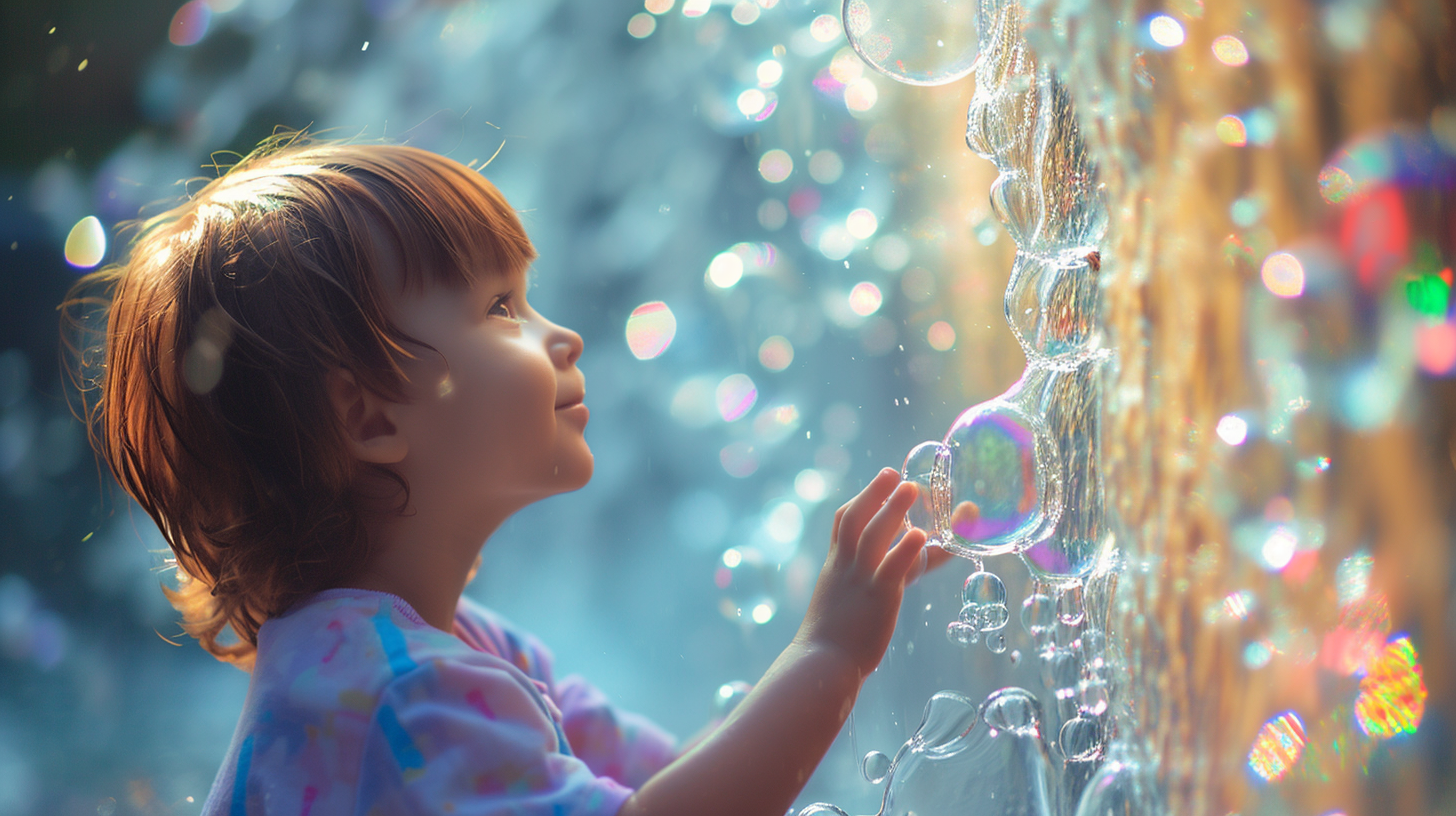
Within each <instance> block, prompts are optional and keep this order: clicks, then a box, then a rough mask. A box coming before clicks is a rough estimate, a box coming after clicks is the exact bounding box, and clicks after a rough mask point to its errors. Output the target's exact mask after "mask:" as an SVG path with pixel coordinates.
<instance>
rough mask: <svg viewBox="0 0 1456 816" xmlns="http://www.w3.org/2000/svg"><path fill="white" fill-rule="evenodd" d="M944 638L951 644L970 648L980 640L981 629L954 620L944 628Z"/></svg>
mask: <svg viewBox="0 0 1456 816" xmlns="http://www.w3.org/2000/svg"><path fill="white" fill-rule="evenodd" d="M945 636H946V637H947V638H949V639H950V642H951V643H957V644H960V645H961V646H970V645H971V644H973V643H975V642H976V641H978V640H980V639H981V629H980V627H978V626H975V625H974V624H969V623H966V622H964V621H959V620H954V621H951V622H950V624H949V625H947V626H946V627H945Z"/></svg>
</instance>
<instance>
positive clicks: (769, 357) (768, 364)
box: [758, 334, 794, 371]
mask: <svg viewBox="0 0 1456 816" xmlns="http://www.w3.org/2000/svg"><path fill="white" fill-rule="evenodd" d="M758 362H759V364H760V365H762V366H763V367H764V368H766V369H768V370H769V371H783V370H784V369H786V368H788V367H789V364H790V363H792V362H794V344H793V343H790V342H789V339H788V338H787V337H784V336H782V335H778V334H775V335H774V336H772V337H770V338H768V339H766V340H764V341H763V343H762V344H760V345H759V347H758Z"/></svg>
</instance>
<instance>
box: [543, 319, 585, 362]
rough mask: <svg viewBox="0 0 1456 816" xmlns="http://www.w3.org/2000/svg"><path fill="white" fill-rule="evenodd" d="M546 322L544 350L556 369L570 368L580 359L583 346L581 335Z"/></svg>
mask: <svg viewBox="0 0 1456 816" xmlns="http://www.w3.org/2000/svg"><path fill="white" fill-rule="evenodd" d="M546 322H547V324H548V327H547V330H546V350H547V352H548V353H549V354H550V355H551V362H552V363H554V364H555V365H556V367H557V368H570V367H571V366H573V365H575V364H576V361H577V359H578V358H580V357H581V350H582V347H583V345H584V344H583V342H582V339H581V335H579V334H577V333H576V332H574V331H572V330H571V329H568V328H566V327H565V326H558V325H556V324H555V323H552V322H551V321H549V320H548V321H546Z"/></svg>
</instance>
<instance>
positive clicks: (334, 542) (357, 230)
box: [63, 137, 535, 669]
mask: <svg viewBox="0 0 1456 816" xmlns="http://www.w3.org/2000/svg"><path fill="white" fill-rule="evenodd" d="M136 229H137V233H136V237H135V238H134V239H133V240H132V242H131V245H130V250H129V253H128V258H127V260H126V261H124V262H123V263H120V264H118V265H115V266H112V267H109V268H106V269H103V270H101V271H99V272H96V273H94V274H92V275H89V276H87V277H86V278H84V279H82V281H81V282H79V283H78V284H77V287H76V288H75V289H73V290H72V292H71V295H70V296H69V297H68V299H67V301H66V304H64V306H63V313H64V314H65V315H66V320H67V322H68V323H69V325H70V326H71V327H72V328H73V329H77V330H80V331H82V332H84V331H85V330H86V328H87V327H88V325H98V324H99V323H100V322H101V321H102V320H103V319H104V325H105V330H104V336H102V337H101V338H100V340H101V343H100V344H95V343H91V344H88V343H86V342H84V339H83V341H82V342H79V343H77V342H74V341H73V342H72V343H71V344H70V348H71V350H72V351H73V353H76V354H77V356H76V357H75V358H74V359H73V361H72V362H73V365H72V371H73V375H74V376H75V377H76V381H77V384H78V385H79V386H80V388H81V394H82V407H83V410H84V413H85V418H86V420H87V422H88V426H89V431H90V436H91V442H92V445H93V446H94V447H95V448H96V450H97V451H98V452H99V453H100V454H101V455H102V456H103V457H104V458H105V460H106V462H107V464H108V465H109V466H110V468H111V471H112V473H113V474H115V476H116V479H117V481H119V482H120V483H121V485H122V487H123V488H125V489H126V491H127V492H128V493H129V494H131V496H132V497H133V498H134V499H136V501H137V503H138V504H140V505H141V507H142V508H143V509H145V510H146V512H147V513H148V515H150V516H151V517H152V519H153V520H154V521H155V522H156V523H157V526H158V527H159V528H160V529H161V532H162V535H163V536H164V537H165V538H166V541H167V543H168V545H170V547H171V549H172V552H173V554H174V555H175V558H176V564H177V571H178V588H177V589H175V590H174V589H169V588H167V587H163V592H165V593H166V594H167V597H168V599H169V600H170V601H171V602H172V604H173V605H174V606H175V607H176V608H177V609H178V610H179V611H180V612H181V613H182V615H183V628H184V629H185V630H186V631H187V632H188V633H189V634H191V635H192V636H194V637H196V638H197V640H198V641H199V642H200V643H201V644H202V647H203V648H204V649H206V650H207V651H208V652H210V653H211V654H212V655H214V656H215V657H217V658H218V659H220V660H225V661H227V662H230V663H234V664H236V665H238V666H240V667H242V668H244V669H246V668H249V667H250V666H251V664H252V659H253V656H254V653H255V649H256V645H257V633H258V627H259V626H260V625H262V623H263V621H265V620H267V619H268V618H270V617H273V616H275V615H278V614H280V613H282V612H284V611H285V610H287V609H288V608H289V607H290V606H291V605H293V604H294V603H295V602H297V601H298V600H299V599H301V598H303V597H306V596H307V595H310V594H312V593H314V592H317V591H319V590H322V589H325V588H328V587H330V586H336V585H339V584H340V583H341V582H343V581H347V580H348V578H349V577H350V571H351V568H356V567H357V566H359V565H361V564H362V563H363V561H364V560H365V558H366V557H367V556H368V554H369V541H368V536H367V534H366V529H365V526H364V524H363V512H364V510H365V509H366V506H365V501H366V500H365V499H364V498H363V497H361V496H360V495H359V494H358V492H357V490H356V488H357V485H358V477H359V475H360V472H361V468H362V467H364V466H363V465H361V464H360V463H358V462H357V461H356V460H354V459H353V457H351V456H350V455H349V453H348V450H347V448H346V447H345V440H344V436H343V432H342V430H341V428H340V426H339V423H338V419H337V417H336V416H335V413H334V409H333V407H332V404H331V402H330V399H329V397H328V394H327V392H326V386H325V383H326V380H327V376H328V374H329V372H331V371H333V370H336V369H345V370H348V371H350V372H352V373H353V374H354V376H355V377H356V378H357V380H358V382H359V384H360V385H361V386H362V387H365V388H368V389H370V390H373V391H375V392H377V393H379V394H382V395H385V396H387V397H389V398H391V399H403V398H404V397H403V393H404V390H403V386H404V375H403V373H402V372H401V369H400V368H399V364H398V363H399V360H400V358H401V357H402V356H408V355H409V354H410V352H409V351H407V349H406V347H407V346H410V345H413V346H415V347H417V348H418V347H420V346H421V344H419V343H418V341H414V340H412V339H411V338H409V337H408V336H407V335H405V334H404V333H403V332H402V331H401V330H400V329H399V328H398V327H397V326H395V325H394V323H393V322H392V321H391V319H390V317H389V309H388V306H387V304H388V302H389V299H390V293H389V292H388V291H386V290H387V288H389V287H390V284H391V283H392V282H397V286H398V287H402V290H403V289H409V290H416V291H417V290H419V289H422V288H423V287H424V286H426V285H428V284H432V283H433V284H445V285H459V286H465V285H468V284H469V282H470V281H471V280H473V279H474V278H475V277H476V276H478V275H482V274H485V275H495V274H506V273H512V272H517V271H520V270H523V269H524V268H525V267H526V265H528V264H529V263H530V262H531V261H532V260H533V259H534V258H535V249H534V248H533V247H532V246H531V243H530V241H529V240H528V239H527V237H526V234H525V231H524V229H523V228H522V226H521V223H520V220H519V219H518V218H517V217H516V214H515V212H514V211H513V210H512V209H511V208H510V206H509V205H508V204H507V203H506V201H505V199H504V197H502V196H501V194H500V192H499V191H497V190H496V189H495V187H494V186H492V185H491V184H490V183H489V182H488V181H486V180H485V179H484V178H483V177H481V176H480V174H479V173H476V172H474V171H472V170H471V169H469V168H466V167H464V166H463V165H461V164H459V163H457V162H455V161H452V160H450V159H446V158H443V157H441V156H438V155H435V154H433V153H429V152H427V151H424V150H420V149H418V148H412V147H406V146H398V145H383V144H338V143H306V142H304V141H303V140H301V139H298V138H296V137H293V138H280V139H274V140H270V141H269V142H266V143H264V146H263V147H260V148H259V150H257V151H255V152H254V153H253V154H251V155H249V156H247V157H246V158H244V159H242V160H241V161H240V162H239V163H238V164H236V165H235V166H234V167H233V168H232V169H231V170H229V171H228V172H227V173H226V174H224V175H222V176H221V177H220V178H217V179H215V180H213V181H212V182H211V183H209V184H207V186H206V187H204V188H203V189H202V190H201V191H200V192H199V193H197V194H196V195H195V196H192V197H191V198H190V200H188V201H186V202H184V203H182V204H181V205H179V206H177V207H175V208H173V209H171V210H169V211H168V212H165V213H163V214H161V215H159V216H156V217H154V218H150V219H148V220H146V221H145V222H142V223H140V224H139V225H137V226H136ZM381 273H383V274H382V275H381ZM88 346H89V348H88ZM103 355H104V356H103ZM98 358H99V359H104V365H102V366H99V367H98V366H96V365H95V362H96V361H97V359H98ZM88 364H89V365H88ZM98 369H99V374H97V373H96V372H97V371H98ZM374 467H376V468H377V469H378V470H379V471H381V475H384V476H386V477H388V478H390V479H392V480H393V481H394V482H395V483H397V484H398V485H399V487H400V488H401V489H402V491H403V493H402V495H403V496H404V498H403V500H402V502H401V504H400V507H401V508H402V507H403V506H404V505H405V504H406V503H407V502H408V485H406V484H405V483H404V481H403V479H402V478H401V477H399V476H398V475H397V474H394V473H393V472H390V471H388V470H387V469H384V468H379V467H377V466H374ZM228 627H231V628H232V630H233V632H234V633H235V634H236V642H225V640H226V638H225V637H224V636H225V630H226V629H227V628H228Z"/></svg>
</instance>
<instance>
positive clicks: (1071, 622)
mask: <svg viewBox="0 0 1456 816" xmlns="http://www.w3.org/2000/svg"><path fill="white" fill-rule="evenodd" d="M1086 616H1087V609H1086V606H1085V605H1084V603H1083V598H1082V583H1081V582H1080V581H1078V582H1077V583H1074V584H1068V585H1067V586H1064V587H1062V588H1061V590H1060V591H1058V592H1057V620H1059V621H1061V622H1062V623H1063V624H1065V625H1067V626H1076V625H1077V624H1079V623H1081V622H1082V619H1083V618H1085V617H1086Z"/></svg>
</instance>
